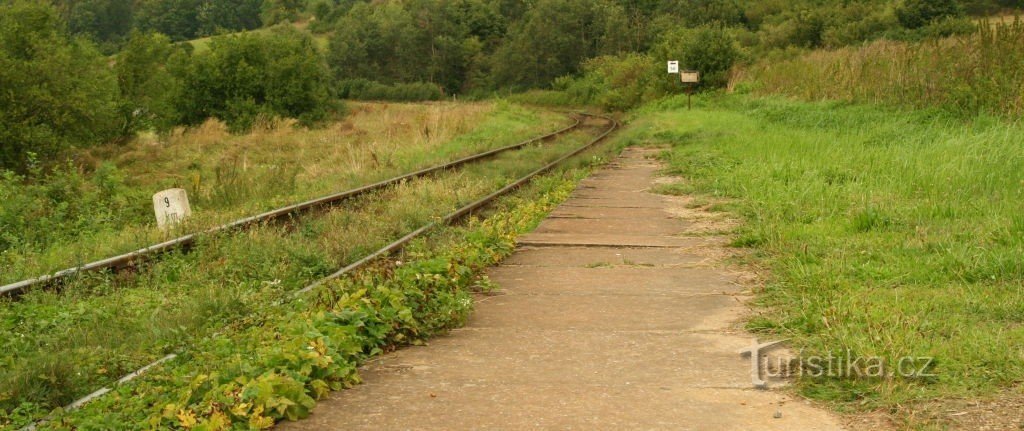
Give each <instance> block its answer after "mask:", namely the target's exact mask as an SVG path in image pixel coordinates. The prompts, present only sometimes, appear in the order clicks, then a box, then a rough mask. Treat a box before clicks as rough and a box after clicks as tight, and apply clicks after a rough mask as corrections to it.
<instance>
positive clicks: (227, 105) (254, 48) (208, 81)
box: [172, 26, 332, 131]
mask: <svg viewBox="0 0 1024 431" xmlns="http://www.w3.org/2000/svg"><path fill="white" fill-rule="evenodd" d="M180 63H183V64H180ZM172 70H173V71H174V74H175V76H176V78H178V79H179V80H180V81H181V87H180V91H179V93H178V95H177V97H175V105H176V108H177V111H178V115H179V121H180V122H181V123H183V124H187V125H196V124H199V123H201V122H203V121H205V120H206V119H207V118H209V117H214V118H219V119H221V120H223V121H224V122H226V123H227V124H228V126H229V127H230V128H231V129H232V130H234V131H243V130H248V129H249V128H251V127H252V125H253V123H254V121H255V120H256V119H257V117H259V116H265V117H290V118H297V119H299V120H300V121H301V122H302V123H303V124H307V125H309V124H313V123H316V122H318V121H321V120H323V119H324V118H326V116H327V113H328V111H329V110H330V109H331V107H332V102H331V100H332V97H331V92H330V87H329V83H328V70H327V67H326V64H325V62H324V59H323V56H322V55H321V54H320V52H319V50H318V49H317V48H316V45H315V42H314V41H313V38H312V37H310V36H309V35H308V34H306V33H302V32H300V31H298V30H295V29H294V28H291V27H287V26H285V27H279V28H275V29H274V31H272V32H269V33H243V34H239V35H234V36H223V37H217V38H214V39H213V40H212V41H211V42H210V48H209V50H208V51H205V52H201V53H196V54H195V55H193V56H191V57H188V58H182V59H181V60H179V64H176V65H174V67H173V68H172Z"/></svg>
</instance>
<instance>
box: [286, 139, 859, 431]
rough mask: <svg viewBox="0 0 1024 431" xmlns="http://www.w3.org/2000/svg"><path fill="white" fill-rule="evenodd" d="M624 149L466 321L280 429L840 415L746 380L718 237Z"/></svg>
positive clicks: (814, 425) (804, 420) (745, 342)
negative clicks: (694, 222)
mask: <svg viewBox="0 0 1024 431" xmlns="http://www.w3.org/2000/svg"><path fill="white" fill-rule="evenodd" d="M652 154H653V152H652V151H644V150H638V149H627V150H626V151H625V152H624V154H623V155H622V156H621V157H620V158H618V159H617V160H616V161H615V162H614V163H612V164H611V166H609V167H608V168H606V169H604V170H602V171H600V172H598V173H596V174H595V175H594V176H592V177H591V178H589V179H587V180H585V181H583V182H582V184H581V187H580V189H579V190H577V191H576V193H574V194H573V197H572V198H570V199H569V200H568V201H567V202H565V204H563V205H562V206H560V207H559V208H558V209H557V210H555V211H554V213H553V215H552V217H551V218H549V219H548V220H546V221H545V222H543V223H542V224H541V225H540V227H539V228H538V229H537V231H536V232H534V233H531V234H528V235H525V236H523V237H521V238H520V243H519V244H520V249H519V250H518V251H517V252H516V253H515V254H514V255H513V256H511V257H510V258H509V259H507V260H506V262H504V263H503V264H502V265H501V266H498V267H495V268H492V269H490V270H489V271H488V276H489V277H490V278H491V280H492V281H494V282H495V283H496V284H497V285H498V286H499V287H500V290H499V291H497V292H495V293H493V294H490V295H481V296H480V297H478V299H477V303H476V310H475V312H474V314H473V315H472V317H471V318H470V320H469V322H468V324H467V326H466V327H465V328H462V329H458V330H455V331H453V332H452V333H451V334H450V335H448V336H445V337H440V338H438V339H436V340H433V341H432V342H431V343H430V345H428V346H422V347H411V348H407V349H403V350H400V351H398V352H394V353H391V354H388V355H385V356H383V357H382V358H379V359H378V360H375V361H373V362H371V363H370V364H368V365H367V366H366V367H364V368H363V370H362V375H363V376H364V379H365V383H364V384H363V385H360V386H357V387H355V388H353V389H349V390H345V391H341V392H337V393H334V394H332V396H331V397H330V399H328V400H326V401H323V402H321V403H320V404H319V405H318V406H317V408H316V409H315V411H314V412H313V415H312V416H311V417H310V418H309V419H307V420H304V421H300V422H297V423H285V424H282V425H280V426H279V428H280V429H283V430H382V429H383V430H478V429H500V430H535V429H555V430H574V429H577V430H622V429H630V430H632V429H649V430H806V431H812V430H838V429H842V427H841V425H840V423H839V422H838V420H837V419H836V418H835V417H834V416H833V415H831V414H830V413H828V412H825V411H823V410H820V409H818V408H815V407H814V406H812V405H810V404H808V403H806V402H804V401H802V400H798V399H793V398H791V397H790V396H788V395H785V394H784V393H780V392H773V391H765V390H758V389H754V388H753V385H752V384H751V376H750V363H749V358H743V357H741V356H740V355H739V350H740V349H742V348H744V347H747V346H749V345H751V344H752V343H753V342H754V337H753V336H751V335H749V334H747V333H745V332H744V331H743V330H742V323H741V322H742V319H743V317H744V316H745V315H746V313H747V312H748V309H747V308H746V307H745V306H744V305H743V304H744V300H745V299H746V298H748V297H749V295H750V294H749V292H748V291H746V289H745V288H744V287H743V284H742V283H739V282H738V279H737V274H736V273H733V272H730V271H726V270H723V269H722V268H721V265H720V263H719V262H717V261H716V260H715V259H714V258H713V256H721V255H723V254H725V253H723V251H722V249H721V248H722V247H723V244H724V242H725V240H724V239H723V238H720V237H707V236H696V235H694V233H692V232H688V231H687V229H688V226H689V225H688V224H687V223H686V222H684V221H682V220H679V219H677V218H675V217H674V216H672V214H671V212H670V211H669V210H668V209H669V208H670V207H671V205H672V202H671V200H670V199H671V198H667V197H664V196H659V195H654V194H651V193H647V192H645V191H644V190H646V189H648V188H649V187H651V186H653V184H654V183H655V178H656V174H657V171H658V165H657V164H656V163H654V162H653V161H651V159H650V156H651V155H652Z"/></svg>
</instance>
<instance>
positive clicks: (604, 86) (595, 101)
mask: <svg viewBox="0 0 1024 431" xmlns="http://www.w3.org/2000/svg"><path fill="white" fill-rule="evenodd" d="M583 71H584V72H583V76H582V77H580V78H577V79H568V80H567V79H564V78H563V79H560V80H558V81H556V88H562V89H564V90H565V92H566V93H567V94H568V95H569V96H570V97H571V98H572V99H573V100H575V101H576V103H578V104H584V105H591V104H592V105H598V106H600V107H602V108H604V109H606V110H610V111H621V110H626V109H630V108H634V107H637V106H639V105H640V104H641V103H643V102H646V101H649V100H651V99H653V98H654V97H657V96H660V95H662V94H664V91H663V90H662V86H661V85H660V84H661V83H663V82H664V81H665V80H669V79H671V78H670V77H669V78H666V77H664V76H663V75H665V74H663V73H661V72H663V71H662V70H661V67H660V66H659V65H658V62H656V61H654V59H653V58H651V57H650V56H648V55H642V54H626V55H621V56H603V57H597V58H594V59H591V60H587V61H586V62H584V63H583Z"/></svg>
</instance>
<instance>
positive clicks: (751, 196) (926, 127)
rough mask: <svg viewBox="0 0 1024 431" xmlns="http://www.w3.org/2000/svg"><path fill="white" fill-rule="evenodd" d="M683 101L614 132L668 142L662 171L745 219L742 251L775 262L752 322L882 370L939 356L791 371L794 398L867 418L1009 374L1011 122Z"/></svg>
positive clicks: (1016, 362) (1015, 332) (1016, 275)
mask: <svg viewBox="0 0 1024 431" xmlns="http://www.w3.org/2000/svg"><path fill="white" fill-rule="evenodd" d="M1020 82H1021V81H1019V80H1018V81H1016V84H1018V85H1019V84H1020ZM680 103H681V104H683V105H685V102H683V101H679V100H669V101H666V102H665V103H662V104H659V106H654V107H650V108H648V110H646V111H644V113H643V115H640V116H638V118H637V119H636V120H635V121H633V122H632V127H631V129H628V130H627V131H626V132H625V133H628V134H630V135H629V136H627V138H628V139H633V140H636V141H638V142H646V143H660V144H667V145H671V146H672V150H671V151H669V152H668V153H667V155H666V160H667V161H668V162H669V163H670V165H671V166H672V172H673V173H675V174H678V175H684V176H686V178H687V184H688V185H690V186H691V187H692V188H693V190H694V191H695V192H697V193H699V194H707V195H709V196H713V197H714V198H716V199H719V198H727V199H729V202H730V203H729V207H730V208H732V209H733V211H734V214H735V215H736V216H738V217H741V218H742V219H744V220H745V221H746V223H745V224H744V225H743V226H742V227H741V228H740V229H739V232H737V234H738V237H739V238H738V239H737V241H736V243H737V244H746V245H749V246H752V247H754V248H755V249H756V253H754V254H752V255H751V257H752V258H756V260H757V261H758V264H759V265H763V267H765V268H769V269H770V270H771V272H772V277H771V278H770V281H769V282H768V283H767V285H766V287H765V290H764V293H763V294H762V295H761V298H760V300H759V301H758V303H759V304H760V305H761V306H762V307H764V308H763V310H762V311H763V312H760V313H758V315H759V316H761V317H759V318H758V319H756V320H755V321H753V322H752V323H751V325H750V326H749V327H750V328H752V329H756V330H759V331H762V332H764V337H766V338H772V339H778V338H788V339H790V340H791V342H792V343H793V344H794V346H793V348H794V349H801V350H802V351H803V352H804V355H808V356H809V355H820V354H824V353H825V352H832V353H837V352H839V353H841V352H844V351H846V352H854V354H855V355H856V356H860V357H868V356H878V357H882V358H885V359H886V361H887V364H886V366H887V368H888V367H891V366H893V365H895V362H896V361H897V360H898V358H900V357H903V356H915V357H920V356H928V357H934V358H935V364H936V366H935V368H934V369H933V370H932V372H933V373H935V374H936V375H937V377H935V378H934V379H900V378H883V379H862V378H853V377H845V378H844V377H839V376H823V377H811V376H808V375H803V376H802V377H801V378H800V379H799V382H798V384H797V388H798V389H799V390H800V391H801V392H802V394H803V395H804V396H808V397H811V398H815V399H819V400H825V401H828V402H831V403H834V405H835V406H836V407H837V408H839V409H855V410H868V411H877V410H885V409H890V408H901V407H899V406H903V407H905V406H912V405H916V404H917V403H919V402H925V403H932V402H934V400H936V399H938V400H941V399H950V398H954V399H961V398H973V397H988V396H992V395H993V394H1001V393H1005V392H1006V391H1008V390H1010V391H1012V390H1013V389H1012V388H1014V387H1016V386H1017V385H1018V384H1019V382H1020V381H1021V378H1022V377H1024V357H1021V355H1020V354H1019V352H1018V350H1017V346H1020V345H1021V344H1022V343H1024V326H1022V325H1021V323H1024V313H1022V312H1021V310H1024V297H1022V296H1021V295H1020V285H1021V282H1022V280H1024V265H1022V264H1021V262H1022V258H1024V236H1022V235H1021V232H1022V230H1021V227H1022V226H1024V223H1022V219H1024V218H1022V217H1021V216H1020V214H1022V212H1024V199H1022V197H1024V196H1022V195H1024V191H1022V188H1021V183H1022V181H1024V146H1021V145H1020V143H1021V139H1020V136H1021V134H1022V125H1021V124H1019V123H1016V124H1013V123H1007V122H1004V121H998V120H996V119H994V118H991V117H986V116H984V115H981V116H978V115H976V114H975V115H973V116H971V117H970V120H969V121H963V120H962V119H960V118H957V117H953V116H950V115H944V114H942V113H941V112H936V111H934V110H931V111H910V110H896V109H886V108H879V107H877V106H868V105H851V104H849V103H836V102H826V103H804V102H794V101H786V100H782V99H763V98H762V99H755V98H748V97H736V96H729V97H709V98H701V100H700V101H699V103H698V105H699V106H701V107H702V108H701V109H694V110H693V111H686V110H685V108H683V109H679V108H676V107H672V106H678V105H679V104H680ZM805 357H806V356H805ZM890 369H891V368H890Z"/></svg>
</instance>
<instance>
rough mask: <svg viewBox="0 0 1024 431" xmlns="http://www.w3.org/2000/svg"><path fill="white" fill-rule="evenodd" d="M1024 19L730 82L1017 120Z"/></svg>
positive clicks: (1022, 106) (801, 60)
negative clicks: (968, 32)
mask: <svg viewBox="0 0 1024 431" xmlns="http://www.w3.org/2000/svg"><path fill="white" fill-rule="evenodd" d="M1022 64H1024V22H1021V21H1020V20H1019V19H1016V18H1015V19H1013V20H1007V19H1006V18H1005V17H1003V18H999V19H998V20H996V21H991V25H980V26H978V29H977V31H975V32H974V33H973V34H970V35H966V36H957V37H951V38H946V39H939V40H931V41H926V42H920V43H913V42H892V41H885V40H882V41H878V42H874V43H871V44H869V45H866V46H862V47H848V48H842V49H837V50H821V51H814V52H811V53H809V54H805V55H801V56H798V57H796V58H792V59H786V60H782V61H774V60H767V61H761V62H759V63H757V64H755V65H753V66H751V67H749V68H746V69H741V70H739V71H738V72H737V73H736V74H735V76H734V77H733V80H732V83H731V85H733V86H736V87H738V88H742V87H752V88H753V89H754V90H755V91H756V92H758V93H761V94H785V95H788V96H794V97H798V98H800V99H803V100H809V101H816V100H825V99H828V100H845V101H852V102H862V103H882V104H889V105H897V106H904V107H910V108H924V109H935V108H939V109H942V110H945V111H950V112H954V113H956V114H958V115H963V116H965V117H968V118H969V117H972V116H974V115H977V114H979V113H984V114H990V115H998V116H1005V117H1009V118H1011V119H1018V118H1020V117H1021V115H1024V67H1021V65H1022Z"/></svg>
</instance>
